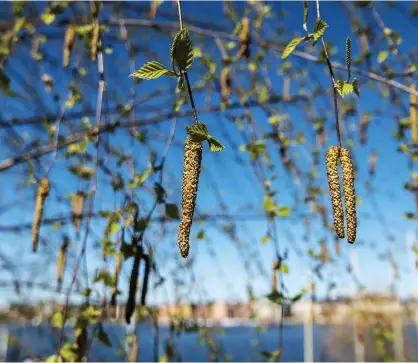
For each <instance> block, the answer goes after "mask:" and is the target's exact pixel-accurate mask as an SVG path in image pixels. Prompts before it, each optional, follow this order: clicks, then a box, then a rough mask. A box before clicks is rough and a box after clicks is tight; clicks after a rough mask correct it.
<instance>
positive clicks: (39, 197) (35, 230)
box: [32, 178, 50, 252]
mask: <svg viewBox="0 0 418 363" xmlns="http://www.w3.org/2000/svg"><path fill="white" fill-rule="evenodd" d="M49 190H50V185H49V180H48V179H47V178H42V179H41V181H40V183H39V187H38V191H37V193H36V202H35V214H34V217H33V224H32V251H33V252H36V250H37V249H38V242H39V229H40V226H41V220H42V214H43V211H44V204H45V199H46V197H47V196H48V194H49Z"/></svg>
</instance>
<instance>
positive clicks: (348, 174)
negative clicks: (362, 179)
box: [340, 148, 357, 243]
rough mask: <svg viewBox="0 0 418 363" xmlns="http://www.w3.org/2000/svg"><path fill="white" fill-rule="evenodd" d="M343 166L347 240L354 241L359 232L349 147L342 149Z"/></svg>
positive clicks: (341, 159)
mask: <svg viewBox="0 0 418 363" xmlns="http://www.w3.org/2000/svg"><path fill="white" fill-rule="evenodd" d="M340 161H341V168H342V170H343V187H344V202H345V203H344V204H345V217H346V221H347V240H348V242H349V243H354V241H355V240H356V233H357V217H356V192H355V188H354V167H353V159H352V158H351V155H350V152H349V151H348V150H347V149H344V148H341V149H340Z"/></svg>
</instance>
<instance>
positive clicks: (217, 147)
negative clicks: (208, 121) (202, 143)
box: [207, 135, 225, 152]
mask: <svg viewBox="0 0 418 363" xmlns="http://www.w3.org/2000/svg"><path fill="white" fill-rule="evenodd" d="M207 140H208V143H209V148H210V151H213V152H218V151H222V150H223V149H225V146H223V145H222V144H221V143H220V142H219V140H217V139H215V138H214V137H213V136H210V135H209V136H208V139H207Z"/></svg>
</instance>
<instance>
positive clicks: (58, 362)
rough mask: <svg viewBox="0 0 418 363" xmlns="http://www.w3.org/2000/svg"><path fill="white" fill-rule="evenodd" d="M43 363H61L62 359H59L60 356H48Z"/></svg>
mask: <svg viewBox="0 0 418 363" xmlns="http://www.w3.org/2000/svg"><path fill="white" fill-rule="evenodd" d="M45 362H49V363H53V362H55V363H61V362H62V358H61V356H60V355H57V354H53V355H50V356H49V357H48V358H47V359H46V361H45Z"/></svg>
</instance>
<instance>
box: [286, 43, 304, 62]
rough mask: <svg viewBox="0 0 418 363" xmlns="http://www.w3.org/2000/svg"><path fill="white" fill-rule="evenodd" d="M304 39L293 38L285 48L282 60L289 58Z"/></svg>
mask: <svg viewBox="0 0 418 363" xmlns="http://www.w3.org/2000/svg"><path fill="white" fill-rule="evenodd" d="M303 39H304V38H293V39H292V41H291V42H290V43H289V44H288V45H287V47H286V48H285V50H284V51H283V54H282V59H285V58H287V57H288V56H289V55H290V53H292V52H293V51H294V50H295V48H296V47H297V45H298V44H299V43H300V42H301V41H302V40H303Z"/></svg>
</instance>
